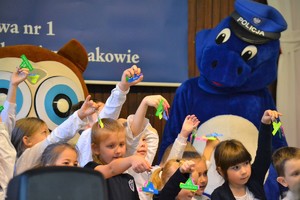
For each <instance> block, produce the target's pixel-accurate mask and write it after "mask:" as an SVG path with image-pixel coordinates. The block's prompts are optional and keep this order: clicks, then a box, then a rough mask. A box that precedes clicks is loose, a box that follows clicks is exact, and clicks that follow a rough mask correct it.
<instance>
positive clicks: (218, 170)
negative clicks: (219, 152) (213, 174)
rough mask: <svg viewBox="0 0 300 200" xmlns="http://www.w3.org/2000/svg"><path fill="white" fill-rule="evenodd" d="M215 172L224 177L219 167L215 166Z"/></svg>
mask: <svg viewBox="0 0 300 200" xmlns="http://www.w3.org/2000/svg"><path fill="white" fill-rule="evenodd" d="M217 172H218V174H219V175H221V176H222V177H223V178H224V174H223V171H222V169H221V167H217Z"/></svg>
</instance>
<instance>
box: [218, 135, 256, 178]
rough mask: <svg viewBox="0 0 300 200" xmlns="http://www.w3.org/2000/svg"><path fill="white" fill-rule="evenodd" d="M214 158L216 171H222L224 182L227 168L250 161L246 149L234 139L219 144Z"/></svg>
mask: <svg viewBox="0 0 300 200" xmlns="http://www.w3.org/2000/svg"><path fill="white" fill-rule="evenodd" d="M214 157H215V162H216V167H217V170H218V169H219V170H222V173H223V175H224V177H223V178H224V179H225V180H227V170H228V168H229V167H231V166H234V165H237V164H239V163H243V162H246V161H249V162H251V160H252V158H251V154H250V153H249V152H248V150H247V149H246V147H245V146H244V145H243V144H242V143H241V142H240V141H238V140H235V139H232V140H225V141H222V142H220V143H219V144H218V145H217V147H216V149H215V154H214Z"/></svg>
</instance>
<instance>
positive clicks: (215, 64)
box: [211, 60, 218, 69]
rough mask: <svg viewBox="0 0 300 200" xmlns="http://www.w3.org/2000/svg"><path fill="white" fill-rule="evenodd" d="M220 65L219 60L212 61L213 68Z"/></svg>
mask: <svg viewBox="0 0 300 200" xmlns="http://www.w3.org/2000/svg"><path fill="white" fill-rule="evenodd" d="M217 65H218V61H216V60H214V61H213V62H212V63H211V68H213V69H214V68H216V67H217Z"/></svg>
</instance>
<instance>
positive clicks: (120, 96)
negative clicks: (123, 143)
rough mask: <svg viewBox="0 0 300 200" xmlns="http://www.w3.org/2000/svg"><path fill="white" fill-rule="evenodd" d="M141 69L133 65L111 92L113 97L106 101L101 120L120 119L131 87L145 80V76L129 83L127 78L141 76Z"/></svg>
mask: <svg viewBox="0 0 300 200" xmlns="http://www.w3.org/2000/svg"><path fill="white" fill-rule="evenodd" d="M140 73H141V69H140V68H138V67H137V66H136V65H133V66H132V67H131V68H128V69H126V70H125V71H124V72H123V74H122V77H121V81H120V82H119V83H118V84H117V85H116V88H114V89H113V90H112V91H111V95H110V96H109V98H108V99H107V100H106V102H105V105H104V107H103V109H102V110H101V112H100V114H99V115H100V118H112V119H118V118H119V115H120V112H121V109H122V106H123V104H124V102H125V100H126V95H127V94H128V92H129V89H130V86H133V85H136V84H138V83H139V82H141V81H142V80H143V75H141V76H140V77H139V79H137V80H135V81H133V82H130V83H129V82H127V81H126V77H131V76H133V75H134V74H140Z"/></svg>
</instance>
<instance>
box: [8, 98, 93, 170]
mask: <svg viewBox="0 0 300 200" xmlns="http://www.w3.org/2000/svg"><path fill="white" fill-rule="evenodd" d="M90 98H91V96H90V95H89V96H88V97H87V98H86V100H85V102H84V104H83V105H82V107H81V108H80V109H79V110H78V111H76V112H75V113H74V114H73V115H71V116H70V117H69V118H68V119H67V120H66V121H64V122H63V123H62V124H61V125H59V126H58V127H57V128H55V129H54V130H53V131H52V132H51V134H50V133H49V129H48V126H47V124H46V123H45V122H44V121H43V120H41V119H39V118H33V117H27V118H23V119H20V120H18V121H17V122H16V126H15V127H14V129H13V131H12V143H13V145H14V147H15V148H16V150H17V162H16V168H15V175H18V174H20V173H22V172H24V171H25V170H28V169H31V168H32V167H35V166H36V165H37V164H38V163H39V161H40V158H41V155H42V152H43V151H44V149H45V148H46V147H47V146H48V145H49V144H52V143H55V142H65V141H68V140H69V139H70V138H72V137H73V136H74V135H75V133H76V132H77V131H78V130H79V129H81V128H82V127H83V126H85V125H86V120H85V118H86V117H87V116H88V115H90V114H92V113H94V112H95V110H96V109H98V105H97V104H96V103H95V102H93V101H92V100H90ZM83 120H85V121H83Z"/></svg>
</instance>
